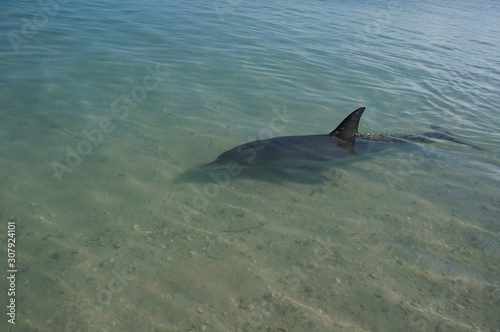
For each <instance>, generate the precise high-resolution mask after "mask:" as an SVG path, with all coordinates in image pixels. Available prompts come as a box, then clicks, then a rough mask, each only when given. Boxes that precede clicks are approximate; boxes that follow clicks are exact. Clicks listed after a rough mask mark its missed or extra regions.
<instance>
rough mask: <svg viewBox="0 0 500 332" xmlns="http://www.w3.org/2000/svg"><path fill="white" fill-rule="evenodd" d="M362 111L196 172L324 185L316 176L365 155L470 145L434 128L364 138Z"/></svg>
mask: <svg viewBox="0 0 500 332" xmlns="http://www.w3.org/2000/svg"><path fill="white" fill-rule="evenodd" d="M365 109H366V108H365V107H360V108H358V109H357V110H355V111H354V112H352V113H351V114H349V115H348V116H347V117H346V118H345V119H344V120H343V121H342V122H341V123H340V124H339V125H338V126H337V128H335V129H334V130H333V131H332V132H330V133H329V134H323V135H304V136H284V137H274V138H270V139H265V140H257V141H253V142H249V143H245V144H242V145H238V146H236V147H234V148H232V149H230V150H228V151H226V152H224V153H222V154H221V155H220V156H218V157H217V159H215V160H214V161H213V162H211V163H208V164H204V165H201V166H199V167H198V168H197V170H198V171H204V172H206V171H215V170H224V169H231V170H233V171H234V170H237V169H238V168H240V167H241V168H242V169H243V168H245V169H268V170H277V171H279V172H281V173H284V174H286V175H288V176H292V177H294V178H296V179H299V180H302V181H306V182H313V183H314V182H323V181H324V180H325V179H326V178H325V177H324V176H322V175H321V174H319V173H320V172H321V171H322V170H325V169H329V168H333V165H334V164H335V163H337V162H339V161H340V160H345V159H347V158H354V157H358V156H361V155H363V154H367V153H373V152H378V151H382V150H385V149H388V148H391V147H394V146H398V145H400V144H405V143H410V142H418V143H434V142H435V139H444V140H449V141H454V142H456V143H460V144H465V145H469V146H471V147H473V148H475V149H479V150H481V149H480V148H479V147H477V146H475V145H470V144H467V143H464V142H462V141H460V140H459V139H458V138H457V137H455V136H454V135H453V134H451V133H449V132H447V131H445V130H442V129H441V128H439V127H437V126H431V129H433V131H432V132H427V133H422V134H413V135H405V134H387V135H384V134H383V135H363V134H360V133H359V132H358V127H359V121H360V119H361V116H362V115H363V112H364V111H365Z"/></svg>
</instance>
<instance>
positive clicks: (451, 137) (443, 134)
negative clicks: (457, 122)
mask: <svg viewBox="0 0 500 332" xmlns="http://www.w3.org/2000/svg"><path fill="white" fill-rule="evenodd" d="M431 129H432V130H434V131H432V132H430V133H425V134H423V136H425V137H429V138H437V139H444V140H447V141H451V142H455V143H458V144H463V145H467V146H470V147H471V148H474V149H476V150H481V151H486V150H484V149H483V148H480V147H479V146H477V145H473V144H469V143H466V142H464V141H462V140H460V139H459V138H458V137H457V136H456V135H455V134H452V133H450V132H449V131H446V130H444V129H442V128H441V127H439V126H436V125H431Z"/></svg>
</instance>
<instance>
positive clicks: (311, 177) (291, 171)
mask: <svg viewBox="0 0 500 332" xmlns="http://www.w3.org/2000/svg"><path fill="white" fill-rule="evenodd" d="M238 180H259V181H265V182H268V183H272V184H283V183H285V182H290V183H299V184H321V183H324V182H326V181H330V179H328V178H327V177H325V176H323V175H322V174H321V173H320V172H318V171H316V170H311V169H306V168H286V169H275V168H243V169H242V170H241V172H240V173H238V174H236V175H230V174H229V173H228V172H226V171H225V170H211V171H205V170H198V169H196V168H195V169H190V170H187V171H185V172H183V173H181V174H180V175H178V176H177V177H176V178H174V179H173V181H172V182H173V183H175V184H179V183H218V184H222V185H225V184H228V183H229V182H231V181H238Z"/></svg>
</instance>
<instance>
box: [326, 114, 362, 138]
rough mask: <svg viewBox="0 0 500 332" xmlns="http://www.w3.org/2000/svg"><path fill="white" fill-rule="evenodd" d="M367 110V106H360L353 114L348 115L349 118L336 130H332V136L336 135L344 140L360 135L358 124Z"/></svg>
mask: <svg viewBox="0 0 500 332" xmlns="http://www.w3.org/2000/svg"><path fill="white" fill-rule="evenodd" d="M364 111H365V107H360V108H358V109H357V110H355V111H354V112H352V113H351V114H349V115H348V116H347V118H345V119H344V121H342V122H341V123H340V124H339V125H338V126H337V128H335V130H334V131H332V132H331V133H330V134H328V135H330V136H333V137H336V138H338V139H342V140H349V139H352V138H356V137H359V136H360V135H359V133H358V126H359V120H360V119H361V116H362V115H363V112H364Z"/></svg>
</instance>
